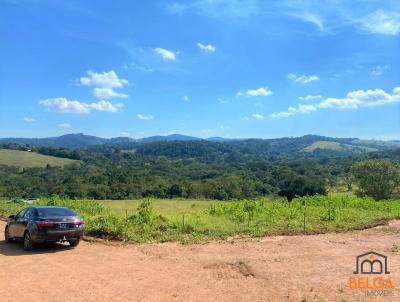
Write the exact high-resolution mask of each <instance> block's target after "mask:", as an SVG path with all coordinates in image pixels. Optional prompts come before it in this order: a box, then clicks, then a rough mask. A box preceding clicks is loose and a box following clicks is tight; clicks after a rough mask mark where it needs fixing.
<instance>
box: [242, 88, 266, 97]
mask: <svg viewBox="0 0 400 302" xmlns="http://www.w3.org/2000/svg"><path fill="white" fill-rule="evenodd" d="M236 95H237V96H241V95H243V93H242V92H240V91H239V92H238V93H236ZM269 95H272V91H271V90H269V89H268V88H267V87H260V88H257V89H250V90H247V92H246V96H248V97H256V96H269Z"/></svg>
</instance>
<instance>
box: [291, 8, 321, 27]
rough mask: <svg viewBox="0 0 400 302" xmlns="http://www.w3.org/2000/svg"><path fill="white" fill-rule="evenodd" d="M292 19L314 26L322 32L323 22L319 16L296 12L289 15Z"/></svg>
mask: <svg viewBox="0 0 400 302" xmlns="http://www.w3.org/2000/svg"><path fill="white" fill-rule="evenodd" d="M290 15H291V16H292V17H294V18H297V19H300V20H302V21H304V22H308V23H311V24H313V25H314V26H316V27H317V28H318V29H319V30H320V31H324V21H323V19H322V17H321V16H319V15H318V14H315V13H310V12H297V13H292V14H290Z"/></svg>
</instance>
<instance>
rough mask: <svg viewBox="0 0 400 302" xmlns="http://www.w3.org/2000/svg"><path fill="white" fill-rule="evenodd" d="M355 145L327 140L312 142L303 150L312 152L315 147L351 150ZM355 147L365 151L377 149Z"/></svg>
mask: <svg viewBox="0 0 400 302" xmlns="http://www.w3.org/2000/svg"><path fill="white" fill-rule="evenodd" d="M355 148H356V147H354V146H352V145H348V144H340V143H337V142H328V141H317V142H314V143H312V144H311V145H310V146H308V147H306V148H304V152H314V151H315V150H316V149H324V150H333V151H351V150H353V149H355ZM357 148H360V149H363V150H365V151H367V152H370V151H376V150H377V149H374V148H370V147H364V146H357Z"/></svg>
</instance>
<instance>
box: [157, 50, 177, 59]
mask: <svg viewBox="0 0 400 302" xmlns="http://www.w3.org/2000/svg"><path fill="white" fill-rule="evenodd" d="M154 51H155V52H156V53H157V54H158V55H160V56H161V57H162V58H163V59H164V60H172V61H175V60H176V55H177V54H179V51H172V50H168V49H165V48H159V47H158V48H155V49H154Z"/></svg>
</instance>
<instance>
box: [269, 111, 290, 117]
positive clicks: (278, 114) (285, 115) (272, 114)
mask: <svg viewBox="0 0 400 302" xmlns="http://www.w3.org/2000/svg"><path fill="white" fill-rule="evenodd" d="M291 115H293V113H290V112H276V113H271V114H270V115H269V117H270V118H283V117H288V116H291Z"/></svg>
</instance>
